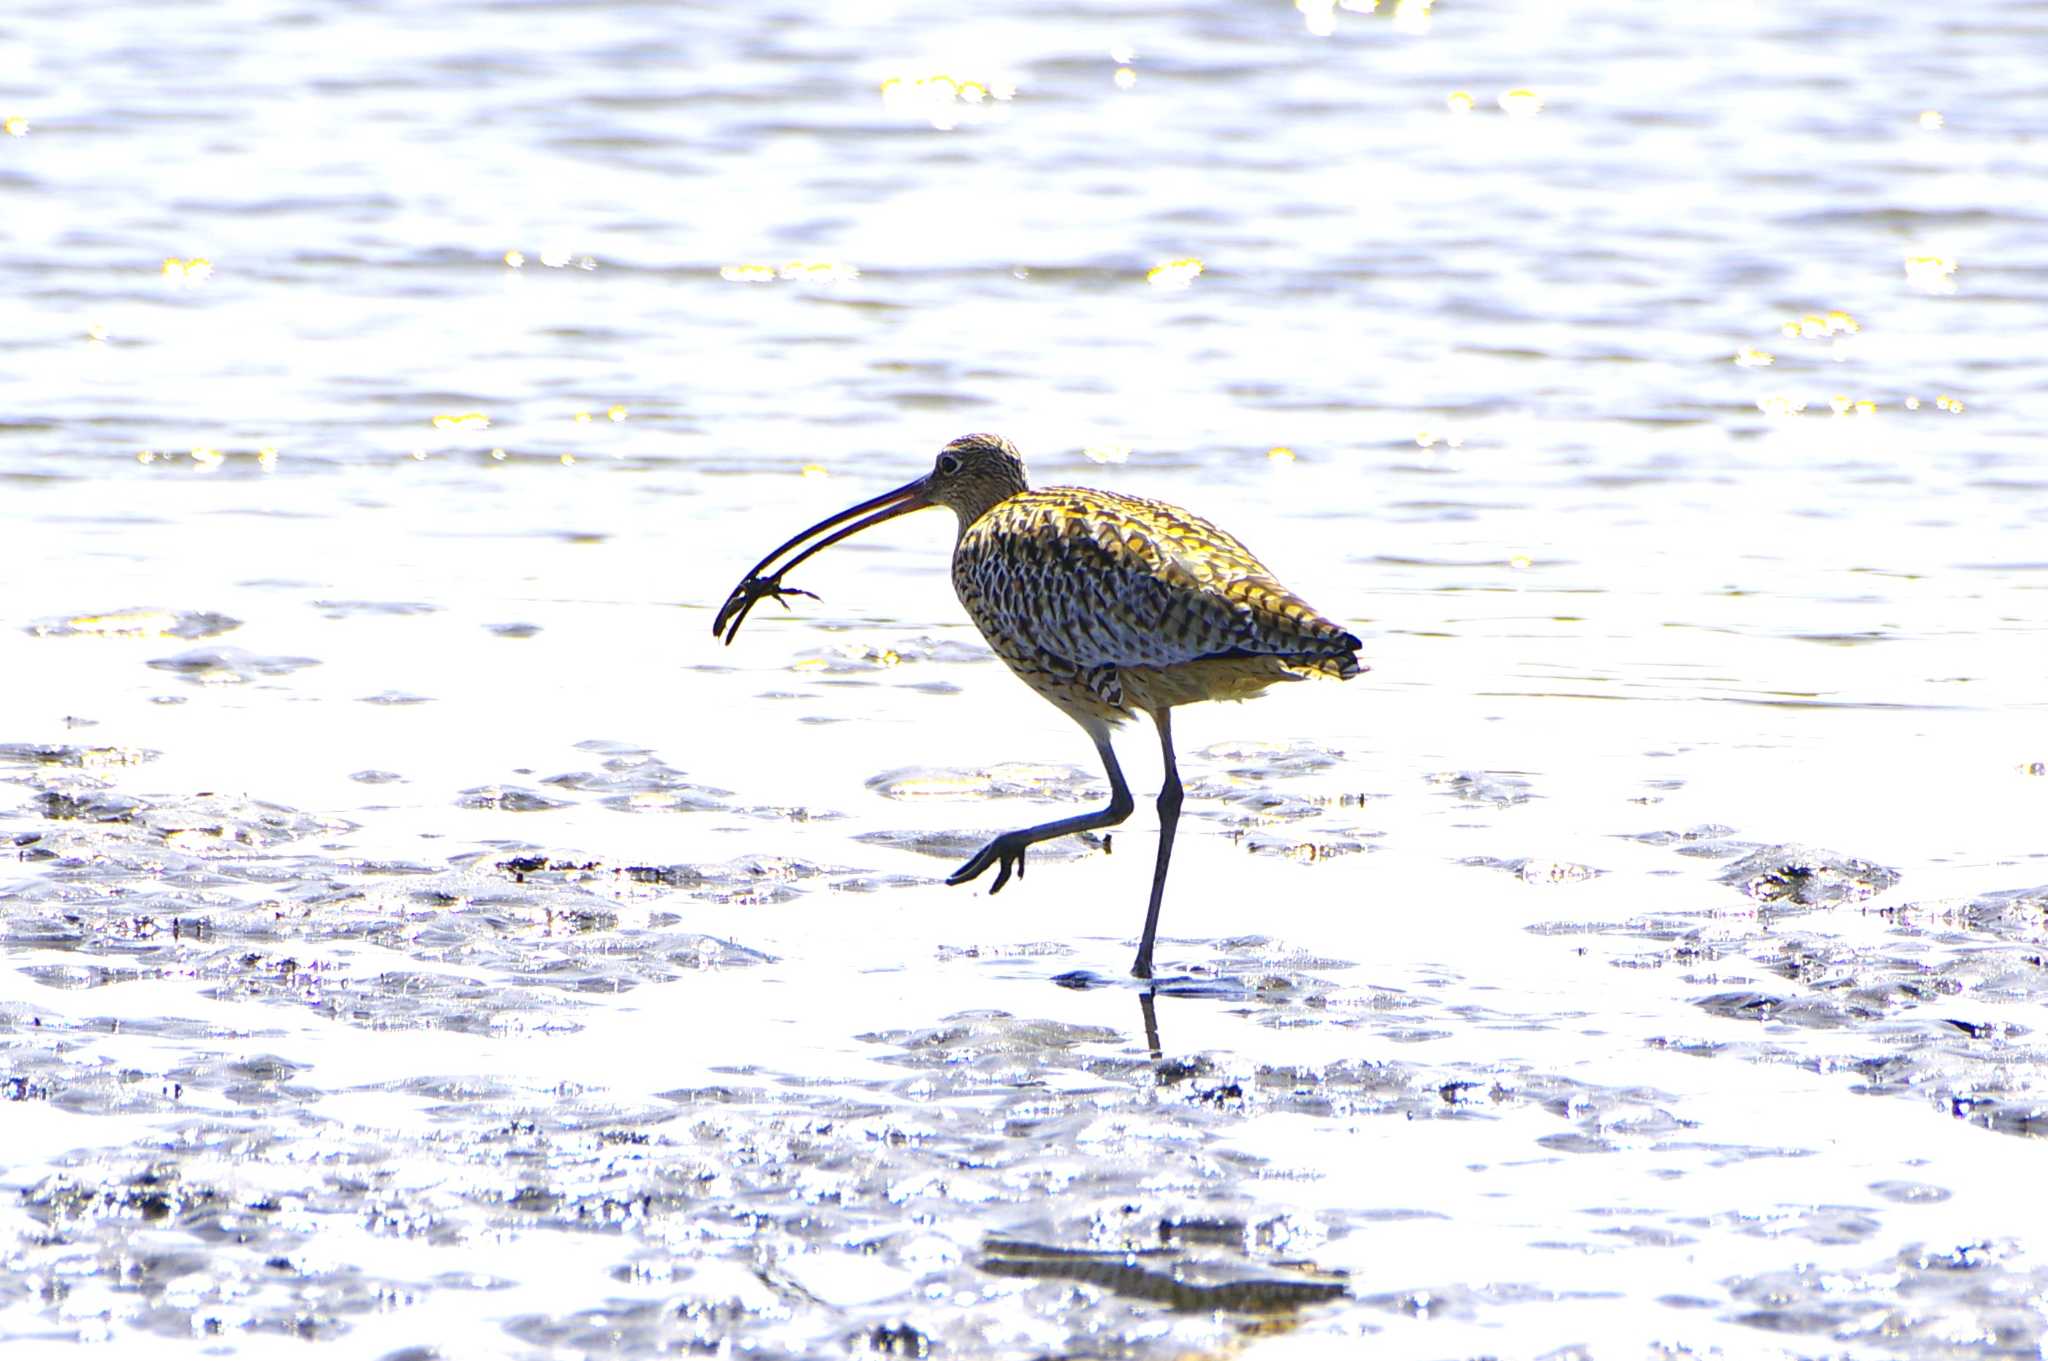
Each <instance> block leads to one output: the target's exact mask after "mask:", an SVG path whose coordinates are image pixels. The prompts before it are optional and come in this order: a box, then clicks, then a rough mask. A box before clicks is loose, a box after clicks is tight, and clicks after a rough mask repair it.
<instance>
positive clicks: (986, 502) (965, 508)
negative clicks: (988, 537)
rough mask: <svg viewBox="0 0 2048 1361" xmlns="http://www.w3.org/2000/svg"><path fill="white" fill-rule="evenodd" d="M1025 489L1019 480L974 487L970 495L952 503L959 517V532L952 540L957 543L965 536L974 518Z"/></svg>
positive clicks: (978, 517)
mask: <svg viewBox="0 0 2048 1361" xmlns="http://www.w3.org/2000/svg"><path fill="white" fill-rule="evenodd" d="M1026 490H1028V488H1026V486H1025V485H1024V483H1023V482H1021V481H1019V482H1015V483H1010V482H989V483H987V484H986V485H978V486H976V487H974V488H973V494H972V495H971V496H967V497H964V498H962V499H961V500H959V501H957V502H954V503H952V510H953V513H954V514H956V515H958V516H959V517H960V532H959V534H957V535H955V536H954V539H953V542H955V543H958V542H959V541H960V540H961V539H963V538H965V537H966V536H967V529H968V526H970V525H972V524H973V523H974V522H975V521H976V520H979V519H980V518H981V517H982V516H984V515H986V514H988V513H989V512H990V511H992V510H994V509H995V508H996V507H997V506H999V505H1001V504H1002V503H1003V502H1005V501H1007V500H1009V499H1010V498H1011V497H1012V496H1015V495H1017V494H1018V493H1020V492H1023V491H1026Z"/></svg>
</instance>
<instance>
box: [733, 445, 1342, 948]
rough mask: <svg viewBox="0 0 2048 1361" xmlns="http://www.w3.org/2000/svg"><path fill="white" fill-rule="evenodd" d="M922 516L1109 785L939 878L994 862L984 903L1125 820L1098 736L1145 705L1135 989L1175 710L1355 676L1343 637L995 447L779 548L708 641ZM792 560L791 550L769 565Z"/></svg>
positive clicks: (1258, 568) (1136, 507) (1258, 573)
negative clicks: (879, 535) (935, 522)
mask: <svg viewBox="0 0 2048 1361" xmlns="http://www.w3.org/2000/svg"><path fill="white" fill-rule="evenodd" d="M933 506H945V507H946V508H947V509H949V510H951V511H952V512H953V513H954V514H955V515H956V516H958V517H959V520H960V532H959V537H958V538H957V539H956V540H955V542H954V545H953V589H954V591H955V592H956V593H957V594H958V595H959V597H960V603H961V604H962V605H963V606H965V607H966V609H967V614H968V617H969V618H971V619H972V620H973V621H974V625H975V627H976V628H978V629H980V630H981V636H982V637H983V638H985V639H987V640H988V645H989V646H990V647H991V648H993V649H994V650H995V653H996V655H997V656H998V657H1001V658H1002V659H1003V661H1004V662H1006V663H1008V665H1009V667H1010V669H1011V670H1012V671H1014V672H1016V673H1017V675H1018V677H1019V678H1021V679H1022V680H1023V681H1024V683H1025V684H1026V685H1029V686H1030V687H1031V688H1032V689H1034V690H1036V691H1037V692H1038V693H1039V694H1041V695H1043V696H1045V697H1046V698H1047V699H1049V700H1051V701H1052V702H1053V704H1055V705H1056V706H1058V708H1059V710H1060V712H1062V713H1064V714H1066V715H1067V717H1069V718H1071V719H1073V720H1074V721H1075V722H1076V723H1078V724H1080V725H1081V729H1082V731H1084V732H1086V733H1087V734H1088V740H1089V741H1091V742H1093V743H1094V744H1095V750H1096V752H1097V753H1098V754H1099V755H1100V756H1101V757H1102V768H1103V770H1104V772H1105V773H1106V774H1107V775H1108V776H1109V789H1110V796H1109V806H1108V807H1106V808H1102V809H1099V810H1097V811H1095V812H1092V813H1083V814H1080V815H1079V816H1077V817H1070V818H1059V819H1056V820H1054V821H1052V822H1045V823H1040V824H1039V825H1037V826H1035V827H1024V828H1020V829H1019V830H1017V831H1014V832H1005V833H1003V835H1001V836H999V837H997V838H996V839H995V840H993V841H991V842H989V843H988V844H987V845H986V846H983V847H982V848H981V850H980V851H978V852H976V853H975V855H974V857H973V858H972V859H970V860H969V861H968V862H967V863H966V864H964V865H962V866H961V867H960V868H959V869H957V870H955V871H954V872H953V873H952V875H951V876H950V877H948V878H947V880H946V882H947V883H949V884H964V883H966V882H968V881H969V880H971V879H974V878H977V877H979V876H980V875H981V874H983V873H984V872H986V871H987V870H988V869H989V867H990V866H994V867H995V868H996V880H995V883H994V884H992V885H990V886H989V892H990V893H991V894H994V893H998V892H1000V891H1001V890H1002V887H1003V885H1004V884H1006V883H1008V882H1009V881H1010V875H1011V874H1012V873H1013V872H1014V873H1015V874H1016V875H1017V876H1018V877H1019V878H1020V879H1021V878H1022V877H1023V874H1024V852H1025V851H1026V850H1027V849H1029V848H1030V847H1032V846H1034V845H1036V844H1038V843H1039V842H1041V841H1047V840H1050V839H1051V838H1053V837H1057V836H1066V835H1067V834H1069V833H1071V832H1088V831H1094V830H1095V829H1097V828H1101V827H1114V826H1116V825H1117V824H1119V823H1121V822H1123V821H1124V820H1125V819H1126V818H1128V817H1130V815H1131V810H1132V808H1133V807H1134V806H1135V805H1134V804H1133V802H1132V800H1131V790H1130V786H1129V785H1128V784H1127V783H1125V781H1124V773H1123V770H1122V768H1121V767H1119V766H1118V765H1117V759H1116V752H1115V750H1114V749H1113V747H1112V746H1111V742H1110V734H1111V729H1112V728H1113V727H1114V725H1116V724H1119V723H1122V722H1125V721H1126V720H1128V719H1129V718H1130V717H1131V716H1132V715H1133V714H1135V713H1137V712H1138V711H1140V710H1143V711H1144V712H1145V713H1147V714H1150V715H1151V716H1152V722H1153V725H1154V726H1155V727H1156V728H1157V729H1158V730H1159V747H1160V751H1161V753H1162V754H1163V755H1164V757H1165V762H1166V777H1165V782H1164V784H1163V785H1162V786H1161V788H1160V791H1159V856H1158V859H1157V861H1155V862H1154V865H1153V869H1152V896H1151V900H1150V902H1149V903H1148V904H1147V906H1146V908H1145V928H1144V931H1143V933H1142V934H1141V935H1140V936H1139V938H1138V957H1137V960H1136V962H1135V963H1133V964H1132V966H1131V972H1132V973H1133V974H1135V975H1136V976H1137V977H1139V978H1150V977H1151V976H1152V945H1153V939H1154V937H1155V936H1156V934H1157V932H1158V929H1159V904H1160V899H1161V897H1162V896H1163V895H1164V893H1165V891H1166V866H1167V861H1168V860H1169V859H1170V858H1171V857H1172V855H1173V834H1174V829H1175V827H1176V826H1177V825H1178V824H1179V821H1180V808H1181V783H1180V772H1179V770H1178V769H1177V767H1176V765H1175V762H1174V754H1173V724H1172V713H1173V709H1174V707H1175V706H1176V705H1180V704H1192V703H1195V702H1196V701H1198V700H1207V699H1249V698H1251V697H1252V696H1253V695H1256V694H1258V693H1259V692H1260V691H1262V690H1264V689H1265V688H1266V687H1267V686H1269V685H1272V684H1273V683H1274V682H1276V681H1285V680H1300V679H1303V678H1305V677H1307V676H1312V675H1324V676H1333V677H1336V678H1337V679H1339V680H1344V679H1349V678H1350V677H1352V676H1355V675H1357V674H1358V673H1359V671H1361V670H1362V669H1364V668H1362V667H1361V666H1360V664H1359V661H1358V657H1357V651H1358V647H1359V642H1358V639H1357V638H1355V637H1353V636H1352V635H1351V634H1350V633H1348V632H1346V631H1345V630H1344V629H1342V628H1340V627H1338V626H1337V625H1336V624H1333V623H1331V622H1330V621H1329V620H1328V619H1325V618H1324V617H1323V616H1322V615H1320V614H1317V613H1316V612H1315V611H1314V610H1313V609H1311V608H1309V606H1308V605H1307V604H1306V603H1305V602H1304V601H1303V600H1302V599H1301V597H1299V596H1297V595H1295V594H1294V593H1293V592H1292V591H1290V590H1288V589H1287V588H1286V587H1284V586H1282V585H1281V584H1280V583H1279V582H1278V581H1276V580H1274V579H1273V574H1272V573H1271V572H1269V571H1267V570H1266V568H1265V567H1264V566H1263V565H1262V564H1261V563H1260V562H1259V560H1258V559H1257V558H1255V557H1253V556H1252V554H1251V550H1250V549H1248V548H1246V547H1245V546H1244V545H1243V544H1241V543H1239V542H1238V541H1237V540H1236V539H1235V538H1234V537H1232V536H1231V535H1230V534H1229V533H1227V532H1225V531H1224V530H1221V529H1219V528H1217V527H1216V526H1215V525H1213V524H1210V523H1209V522H1208V521H1207V520H1204V519H1202V518H1201V517H1200V516H1197V515H1191V514H1189V513H1188V512H1187V511H1185V510H1182V509H1180V508H1179V507H1177V506H1170V505H1168V504H1166V503H1165V502H1163V501H1149V500H1146V499H1144V498H1142V497H1136V496H1123V495H1119V494H1118V493H1115V492H1106V491H1093V490H1090V489H1089V488H1086V487H1041V488H1038V489H1036V490H1033V489H1032V488H1031V486H1030V485H1029V483H1027V482H1026V480H1025V477H1024V461H1023V459H1022V458H1021V457H1019V456H1018V453H1017V450H1016V448H1015V446H1013V445H1012V444H1011V443H1010V442H1009V441H1008V440H1006V439H1003V438H1001V437H999V436H996V435H964V436H962V437H961V438H959V439H956V440H954V441H953V442H952V443H951V444H948V445H947V446H946V447H945V448H944V449H943V450H941V451H940V453H939V457H938V461H937V462H936V463H935V464H934V465H933V467H932V470H931V472H930V473H928V474H927V475H925V476H923V477H920V478H918V479H917V480H916V481H915V482H911V483H907V484H906V485H904V486H901V487H898V488H897V489H896V490H894V491H892V492H885V493H883V494H882V495H880V496H877V497H875V498H874V499H873V500H869V501H863V502H861V503H860V504H859V505H857V506H850V507H848V508H847V509H845V510H843V511H841V512H839V513H838V514H837V515H834V516H832V517H831V518H830V519H827V520H821V521H819V522H818V523H817V524H815V525H812V526H811V527H810V528H809V529H806V530H805V531H804V532H803V533H801V534H798V535H796V536H795V537H794V538H792V539H790V540H789V541H788V542H787V543H785V544H782V545H781V546H780V547H778V548H777V549H776V550H775V551H774V552H772V553H770V554H769V555H768V556H767V557H765V558H763V559H761V561H760V562H758V563H756V564H755V565H754V569H753V570H752V571H751V572H748V573H747V575H746V577H745V578H744V579H743V580H742V581H741V582H740V584H739V585H738V586H736V587H734V588H733V592H732V594H731V595H730V596H728V597H727V598H726V601H725V604H724V605H723V606H722V607H720V609H719V611H718V617H717V619H716V621H715V622H713V624H712V626H711V630H712V632H713V634H716V635H722V636H723V637H724V639H725V641H726V643H727V644H728V645H729V644H730V643H731V642H732V640H733V639H734V638H735V637H737V636H738V634H739V631H740V625H741V624H742V623H744V622H745V621H746V617H747V612H748V611H749V610H751V609H753V607H754V606H755V604H757V603H758V602H759V601H761V600H763V599H766V598H768V597H770V596H772V597H775V598H776V599H777V600H781V599H782V598H783V597H785V596H792V595H805V596H808V595H810V594H811V593H810V592H809V591H800V590H796V589H795V588H792V587H786V586H784V585H783V584H782V579H783V577H784V576H786V575H788V573H789V572H790V571H791V570H792V569H794V568H795V567H796V566H797V564H799V563H801V562H803V561H804V560H805V559H806V558H809V557H810V556H811V555H812V554H814V553H817V552H819V551H821V550H823V549H826V548H829V547H831V546H832V545H833V544H835V543H838V542H839V541H840V540H841V539H844V538H847V537H848V536H850V535H853V534H858V533H859V532H860V531H862V530H863V529H868V528H870V527H872V526H874V525H878V524H881V523H882V522H883V521H884V520H893V519H895V518H896V517H897V516H899V515H908V514H910V513H911V512H912V511H916V510H925V509H928V508H930V507H933ZM849 521H850V522H851V523H849ZM828 531H829V532H828ZM820 536H822V537H820ZM813 540H815V542H813ZM806 545H808V546H806ZM797 548H801V549H802V551H801V552H797V553H795V554H794V555H793V556H790V557H789V558H788V560H787V561H784V562H782V564H781V565H780V566H779V567H778V566H774V564H775V563H776V562H777V560H778V559H781V558H783V556H784V555H785V554H789V553H790V552H791V550H792V549H797ZM771 567H772V568H773V570H772V571H771V570H770V568H771ZM812 598H813V599H816V597H815V596H812Z"/></svg>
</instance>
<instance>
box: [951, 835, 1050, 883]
mask: <svg viewBox="0 0 2048 1361" xmlns="http://www.w3.org/2000/svg"><path fill="white" fill-rule="evenodd" d="M1030 845H1031V843H1030V842H1028V841H1025V840H1023V839H1022V838H1020V837H1019V836H1018V835H1017V834H1016V833H1015V832H1005V833H1004V834H1003V835H1001V836H999V837H997V838H996V839H995V840H994V841H991V842H989V843H988V845H986V846H983V847H982V848H981V849H980V850H978V851H976V852H975V853H974V858H973V859H972V860H970V861H968V862H967V863H966V864H964V865H962V866H961V867H960V868H959V869H957V870H954V871H953V872H952V873H951V874H949V875H947V876H946V882H947V883H948V884H964V883H966V882H967V881H968V880H969V879H976V878H979V877H980V876H981V875H982V874H984V873H986V872H987V870H988V867H989V866H990V865H995V866H997V869H996V881H995V882H994V883H993V884H990V885H989V886H988V891H989V895H990V896H991V897H993V896H994V895H996V894H998V893H1001V892H1002V891H1003V885H1004V884H1007V883H1009V882H1010V872H1011V871H1012V870H1015V871H1016V872H1017V877H1018V878H1019V879H1022V878H1023V877H1024V852H1025V850H1026V849H1028V848H1029V847H1030Z"/></svg>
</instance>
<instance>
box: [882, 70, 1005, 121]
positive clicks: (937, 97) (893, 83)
mask: <svg viewBox="0 0 2048 1361" xmlns="http://www.w3.org/2000/svg"><path fill="white" fill-rule="evenodd" d="M1016 94H1017V85H1016V82H1015V81H1013V80H1011V79H1009V78H1008V77H1007V76H993V75H992V76H989V77H987V78H985V79H970V80H955V79H954V78H953V77H952V76H950V75H944V74H934V75H927V76H890V77H889V78H888V79H887V80H885V81H883V82H882V107H883V108H885V109H887V110H888V111H889V112H891V113H893V114H898V115H901V116H903V117H906V118H914V119H919V120H922V121H924V122H927V123H930V124H931V125H932V126H933V127H934V128H937V129H938V130H939V131H941V132H951V131H952V130H953V129H954V128H956V127H959V126H960V125H961V124H962V123H963V122H990V121H995V120H998V119H1002V118H1006V117H1008V116H1009V109H1008V108H1007V107H1006V106H1007V105H1008V104H1009V102H1010V100H1012V99H1013V98H1015V97H1016Z"/></svg>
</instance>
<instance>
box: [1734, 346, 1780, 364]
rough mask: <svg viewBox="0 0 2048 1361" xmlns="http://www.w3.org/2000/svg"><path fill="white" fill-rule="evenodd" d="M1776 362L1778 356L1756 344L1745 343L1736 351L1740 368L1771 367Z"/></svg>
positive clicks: (1736, 358)
mask: <svg viewBox="0 0 2048 1361" xmlns="http://www.w3.org/2000/svg"><path fill="white" fill-rule="evenodd" d="M1776 362H1777V357H1776V356H1775V355H1773V354H1772V353H1771V352H1770V351H1769V350H1759V349H1758V348H1756V346H1754V345H1744V346H1743V347H1742V348H1741V349H1739V350H1737V351H1736V352H1735V363H1736V366H1737V367H1738V368H1745V369H1762V368H1769V367H1770V366H1771V365H1772V364H1774V363H1776Z"/></svg>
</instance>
